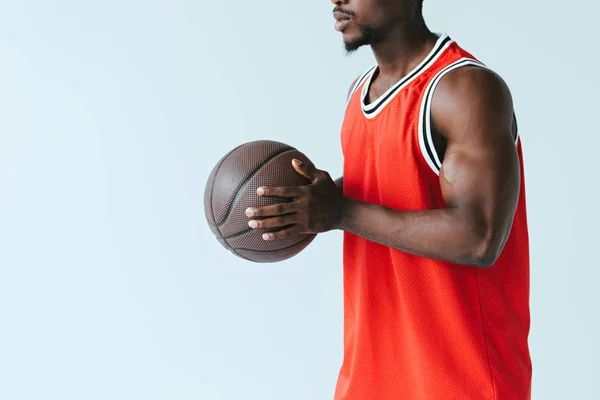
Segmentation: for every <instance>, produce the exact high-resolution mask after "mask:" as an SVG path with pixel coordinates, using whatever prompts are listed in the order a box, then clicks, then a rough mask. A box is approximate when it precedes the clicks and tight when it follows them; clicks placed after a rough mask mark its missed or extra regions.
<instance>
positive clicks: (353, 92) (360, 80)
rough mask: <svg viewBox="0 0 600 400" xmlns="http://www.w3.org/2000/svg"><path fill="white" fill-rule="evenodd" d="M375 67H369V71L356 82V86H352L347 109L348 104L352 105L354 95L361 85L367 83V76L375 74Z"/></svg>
mask: <svg viewBox="0 0 600 400" xmlns="http://www.w3.org/2000/svg"><path fill="white" fill-rule="evenodd" d="M375 67H376V66H375V65H374V66H371V67H369V69H368V70H367V71H366V72H364V73H363V74H362V75H361V76H360V78H359V79H357V80H356V83H354V86H352V91H351V92H350V95H349V96H348V99H347V100H346V107H347V106H348V103H350V100H351V99H352V97H353V96H354V94H355V93H356V91H357V90H358V88H359V87H360V85H361V84H362V83H363V82H364V81H365V79H366V78H367V76H368V75H369V74H370V73H371V72H373V70H374V69H375Z"/></svg>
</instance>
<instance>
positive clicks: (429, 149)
mask: <svg viewBox="0 0 600 400" xmlns="http://www.w3.org/2000/svg"><path fill="white" fill-rule="evenodd" d="M464 66H474V67H480V68H485V69H489V68H488V67H487V66H485V65H484V64H483V63H481V62H479V61H477V60H473V59H470V58H466V59H462V60H458V61H456V62H454V63H452V64H450V65H448V66H447V67H446V68H444V69H442V70H441V71H440V72H438V73H437V74H436V75H435V76H434V77H433V79H432V80H431V83H430V84H429V87H428V88H427V92H426V93H425V96H424V100H423V101H424V107H423V115H421V120H422V129H423V144H424V145H425V151H426V153H427V155H428V156H429V160H430V161H431V163H432V164H433V166H434V167H435V169H436V172H437V173H439V171H440V169H441V168H442V166H441V162H443V160H444V150H443V149H440V148H437V147H436V146H435V142H434V141H433V133H432V130H431V117H430V116H431V103H432V100H433V93H434V92H435V88H436V87H437V85H438V84H439V83H440V80H441V79H442V78H443V77H444V75H446V74H447V73H448V72H450V71H452V70H455V69H458V68H461V67H464ZM513 123H514V128H515V129H514V130H513V131H511V136H512V138H513V140H514V141H515V142H517V141H518V138H519V134H518V128H517V117H516V115H515V113H514V112H513ZM432 144H433V146H432ZM434 152H435V155H437V158H436V157H435V156H434ZM438 160H439V161H440V162H438Z"/></svg>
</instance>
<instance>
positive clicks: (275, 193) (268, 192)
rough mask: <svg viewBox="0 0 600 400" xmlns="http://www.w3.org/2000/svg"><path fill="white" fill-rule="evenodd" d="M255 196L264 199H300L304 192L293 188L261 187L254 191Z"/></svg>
mask: <svg viewBox="0 0 600 400" xmlns="http://www.w3.org/2000/svg"><path fill="white" fill-rule="evenodd" d="M256 194H257V195H259V196H264V197H302V196H303V195H304V192H303V191H302V188H300V187H295V186H281V187H269V186H261V187H259V188H258V189H257V190H256Z"/></svg>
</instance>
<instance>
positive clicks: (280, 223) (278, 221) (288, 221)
mask: <svg viewBox="0 0 600 400" xmlns="http://www.w3.org/2000/svg"><path fill="white" fill-rule="evenodd" d="M297 222H298V214H288V215H282V216H280V217H272V218H267V219H261V220H254V219H253V220H250V221H248V226H250V228H254V229H257V228H281V227H284V226H287V225H292V224H296V223H297Z"/></svg>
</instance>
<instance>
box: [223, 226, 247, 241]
mask: <svg viewBox="0 0 600 400" xmlns="http://www.w3.org/2000/svg"><path fill="white" fill-rule="evenodd" d="M215 228H217V227H216V226H215ZM217 229H219V228H217ZM252 230H253V228H248V229H244V230H243V231H239V232H237V233H232V234H231V235H227V236H223V239H224V240H227V239H233V238H234V237H238V236H242V235H243V234H244V233H248V232H251V231H252Z"/></svg>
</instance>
